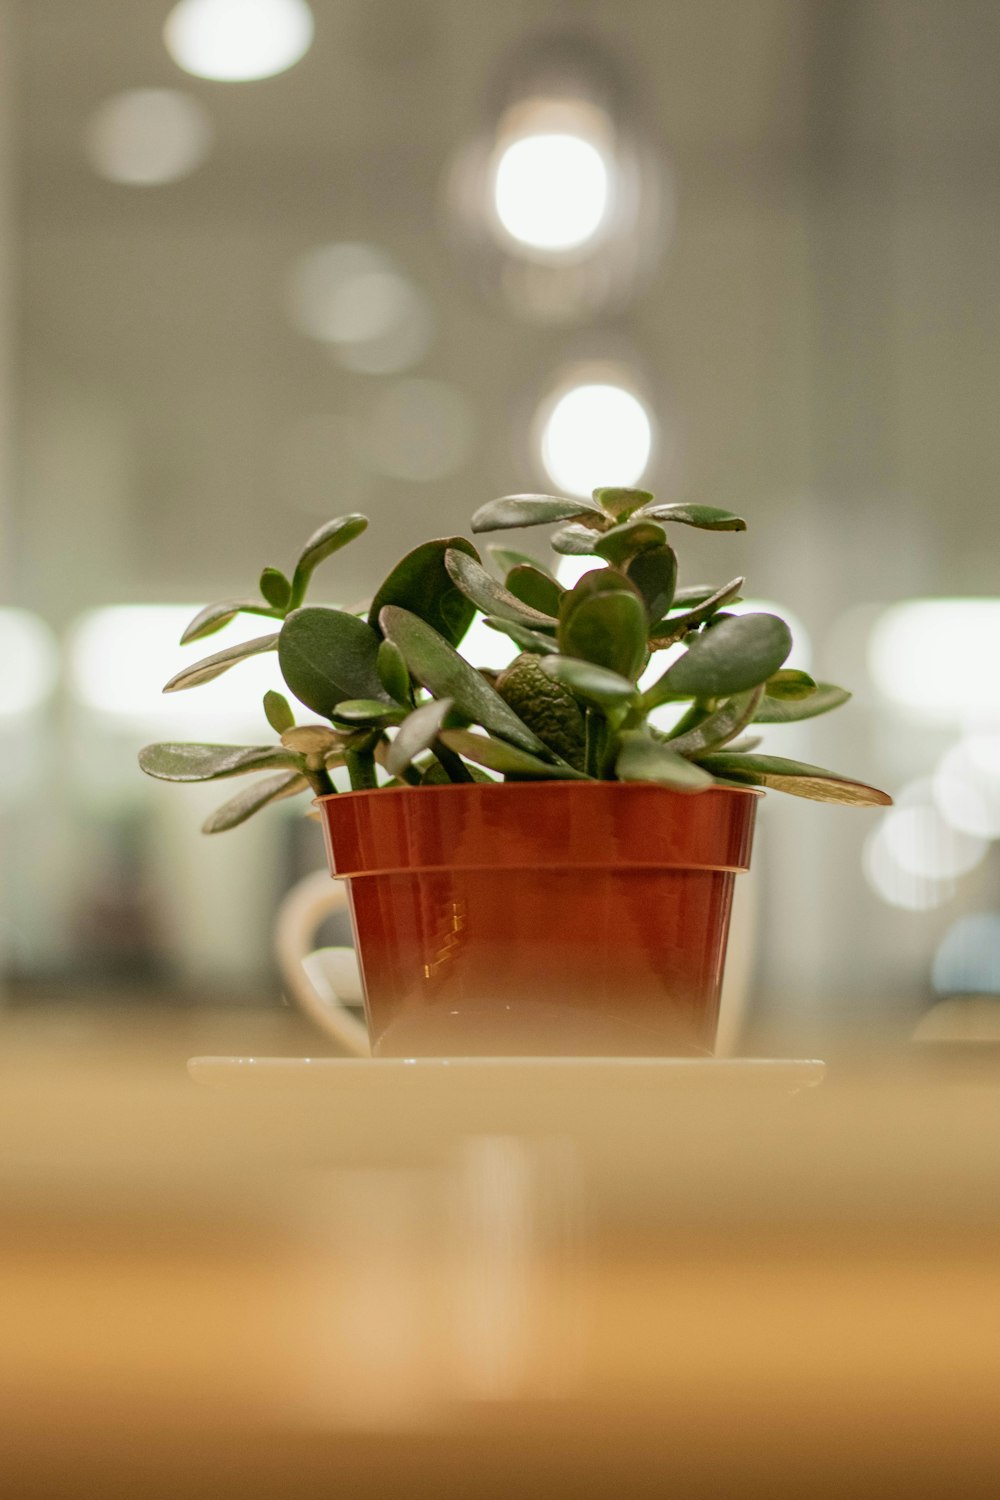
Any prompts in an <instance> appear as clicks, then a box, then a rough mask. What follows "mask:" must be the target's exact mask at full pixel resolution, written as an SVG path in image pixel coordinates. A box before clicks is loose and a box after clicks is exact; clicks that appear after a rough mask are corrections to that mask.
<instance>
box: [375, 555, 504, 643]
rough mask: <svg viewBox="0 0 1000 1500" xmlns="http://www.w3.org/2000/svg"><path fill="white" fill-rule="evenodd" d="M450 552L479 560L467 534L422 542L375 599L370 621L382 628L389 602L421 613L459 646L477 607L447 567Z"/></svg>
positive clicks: (395, 568)
mask: <svg viewBox="0 0 1000 1500" xmlns="http://www.w3.org/2000/svg"><path fill="white" fill-rule="evenodd" d="M449 551H452V552H464V553H465V554H466V555H467V556H468V557H471V558H473V559H474V560H475V561H476V562H477V563H478V561H479V553H478V552H477V551H476V549H475V547H474V546H473V545H472V543H471V542H467V541H466V539H465V537H464V536H446V537H439V538H438V539H437V540H435V541H432V542H422V543H421V545H420V546H419V547H414V549H413V551H412V552H408V553H407V554H406V556H405V557H404V558H402V559H401V560H400V561H399V562H398V563H397V564H396V566H395V567H394V568H393V570H392V572H391V573H390V574H389V576H388V578H387V579H386V580H385V582H384V583H383V584H382V587H381V588H380V589H379V591H378V593H377V594H376V595H375V598H374V599H373V600H372V605H371V609H370V610H369V612H368V623H369V625H370V626H371V627H372V629H373V630H378V629H379V623H378V622H379V615H380V614H381V613H382V611H383V609H384V608H385V607H386V605H387V604H393V605H398V606H399V607H400V609H405V610H408V611H409V612H410V614H411V615H419V616H420V618H421V620H426V622H427V624H428V625H430V626H431V628H432V629H433V630H436V631H437V633H438V635H441V636H444V638H445V640H446V641H447V642H448V644H449V645H451V646H457V645H458V643H459V641H460V640H461V639H462V637H463V636H464V634H465V632H466V631H467V630H468V628H469V626H470V625H471V624H472V621H473V620H474V618H475V614H476V607H475V605H474V604H472V603H471V601H470V600H468V599H466V597H465V595H464V594H463V593H462V591H461V590H460V589H459V588H457V587H456V586H455V583H454V581H453V579H452V577H451V575H450V574H449V572H448V569H447V568H446V567H445V562H444V560H445V555H446V553H448V552H449Z"/></svg>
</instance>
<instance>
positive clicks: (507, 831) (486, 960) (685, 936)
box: [317, 782, 759, 1057]
mask: <svg viewBox="0 0 1000 1500" xmlns="http://www.w3.org/2000/svg"><path fill="white" fill-rule="evenodd" d="M758 796H759V793H757V792H754V791H751V790H744V789H742V788H729V787H714V788H712V789H710V790H709V791H706V792H699V793H696V794H682V793H678V792H672V791H670V790H669V789H667V788H665V787H657V786H652V785H648V784H642V783H635V782H631V783H621V782H519V783H513V784H511V783H507V784H494V785H481V784H475V785H469V786H442V787H413V788H393V789H382V790H379V791H376V792H348V793H339V794H337V795H335V796H331V797H323V798H320V799H319V800H318V802H317V806H318V808H319V810H320V813H321V815H322V819H323V828H324V833H325V837H326V845H327V853H328V856H329V860H330V868H331V870H332V872H333V874H334V875H336V876H338V877H346V879H347V881H348V886H349V891H350V903H351V913H352V921H353V924H354V933H355V940H356V944H357V949H358V957H359V960H360V964H361V971H362V975H363V978H364V986H365V1006H366V1015H367V1021H368V1030H369V1036H370V1038H371V1043H372V1051H373V1053H374V1054H375V1055H376V1056H383V1057H406V1056H422V1057H427V1056H456V1055H465V1056H470V1055H472V1056H475V1055H480V1056H481V1055H495V1054H501V1055H508V1056H515V1055H518V1056H526V1055H527V1056H530V1055H564V1054H569V1055H572V1054H578V1055H582V1054H587V1055H608V1056H621V1055H634V1054H641V1055H653V1056H659V1055H685V1054H705V1053H710V1052H711V1051H712V1049H713V1046H714V1042H715V1032H716V1025H717V1021H718V1009H719V990H720V986H721V981H722V968H723V962H724V959H725V947H726V937H727V933H728V927H729V913H730V905H731V901H732V888H733V880H734V877H735V875H736V874H737V873H739V872H741V871H744V870H746V869H747V868H748V866H749V862H750V846H751V840H752V833H753V822H754V813H755V811H756V804H757V797H758Z"/></svg>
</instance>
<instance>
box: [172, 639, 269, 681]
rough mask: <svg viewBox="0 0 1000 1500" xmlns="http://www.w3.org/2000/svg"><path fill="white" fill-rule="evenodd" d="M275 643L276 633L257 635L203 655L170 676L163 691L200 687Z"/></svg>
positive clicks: (259, 654) (267, 649)
mask: <svg viewBox="0 0 1000 1500" xmlns="http://www.w3.org/2000/svg"><path fill="white" fill-rule="evenodd" d="M277 645H278V636H277V635H259V636H257V637H256V638H255V639H254V640H252V641H241V642H240V644H239V645H238V646H229V647H227V649H226V650H225V651H217V652H216V653H215V655H214V656H205V657H203V658H202V660H201V661H196V662H195V663H194V664H193V665H192V666H190V667H185V668H184V669H183V671H181V672H178V673H177V674H176V676H174V677H171V679H170V681H169V682H168V683H167V685H166V686H165V687H164V689H163V691H164V692H165V693H178V692H180V691H181V690H182V689H183V688H193V687H200V686H201V684H202V683H203V682H212V681H213V679H214V678H216V677H221V676H222V674H223V672H228V671H229V668H230V667H235V665H236V663H237V662H240V661H246V660H247V658H248V657H251V656H261V655H263V654H264V652H266V651H274V650H276V649H277Z"/></svg>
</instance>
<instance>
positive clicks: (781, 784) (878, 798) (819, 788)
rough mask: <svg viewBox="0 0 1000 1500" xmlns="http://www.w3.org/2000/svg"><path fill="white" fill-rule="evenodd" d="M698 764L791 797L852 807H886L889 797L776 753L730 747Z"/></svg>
mask: <svg viewBox="0 0 1000 1500" xmlns="http://www.w3.org/2000/svg"><path fill="white" fill-rule="evenodd" d="M701 764H702V765H703V766H704V767H705V769H706V770H708V771H711V772H712V775H713V776H721V777H724V778H725V780H726V781H740V782H745V783H746V784H747V785H749V786H764V787H771V788H773V789H774V790H775V791H779V792H790V793H791V794H792V796H793V797H808V798H809V799H810V801H812V802H841V803H846V804H848V805H850V806H854V807H889V806H890V805H891V803H892V798H891V797H890V796H889V794H888V793H887V792H880V791H879V790H878V788H877V787H874V786H866V785H865V783H864V782H863V781H851V780H850V778H849V777H847V776H840V775H838V773H837V772H836V771H825V770H824V769H823V767H822V766H809V765H806V764H804V762H802V761H797V760H784V759H783V758H782V757H781V756H778V755H737V754H736V753H735V752H733V751H729V752H728V753H726V752H723V753H722V754H719V755H706V756H705V758H704V760H703V761H702V762H701Z"/></svg>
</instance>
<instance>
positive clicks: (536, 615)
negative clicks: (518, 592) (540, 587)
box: [445, 551, 556, 630]
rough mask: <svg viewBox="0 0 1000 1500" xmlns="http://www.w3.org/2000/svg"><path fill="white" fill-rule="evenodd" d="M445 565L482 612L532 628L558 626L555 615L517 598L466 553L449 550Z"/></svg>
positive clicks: (465, 593)
mask: <svg viewBox="0 0 1000 1500" xmlns="http://www.w3.org/2000/svg"><path fill="white" fill-rule="evenodd" d="M445 567H446V568H447V569H448V572H449V574H450V576H451V578H452V580H453V582H454V583H455V585H456V587H458V588H460V589H461V591H462V593H463V594H464V595H465V597H466V599H468V600H470V601H471V602H472V603H473V604H474V605H475V606H476V608H477V609H481V610H482V611H483V614H486V615H493V616H494V617H495V618H497V619H500V620H515V621H516V622H517V624H518V625H527V626H528V628H529V630H532V629H533V630H537V629H539V628H541V629H543V630H554V629H555V626H556V619H555V616H554V615H547V614H542V612H541V611H540V610H537V609H532V608H531V606H530V605H528V604H524V603H523V602H522V601H521V600H520V599H518V598H515V596H514V595H513V594H512V593H510V591H509V590H508V589H506V588H504V586H503V584H501V583H497V581H496V579H495V578H493V577H492V576H491V574H489V573H487V571H486V569H485V568H484V567H483V566H482V564H481V563H479V562H477V561H476V559H475V558H473V557H468V556H466V554H465V553H464V552H456V551H449V552H448V553H447V555H446V557H445Z"/></svg>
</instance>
